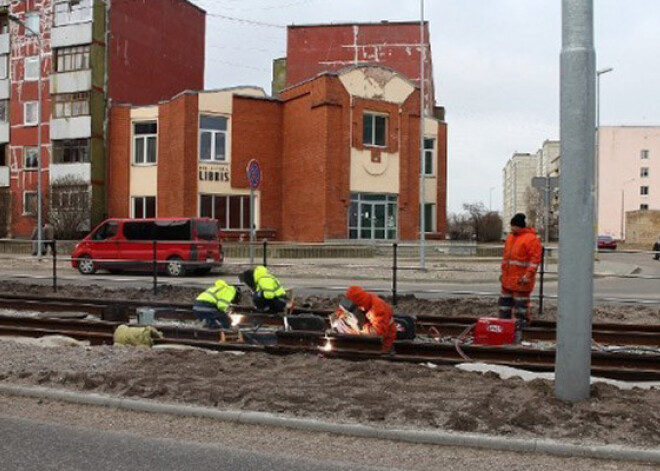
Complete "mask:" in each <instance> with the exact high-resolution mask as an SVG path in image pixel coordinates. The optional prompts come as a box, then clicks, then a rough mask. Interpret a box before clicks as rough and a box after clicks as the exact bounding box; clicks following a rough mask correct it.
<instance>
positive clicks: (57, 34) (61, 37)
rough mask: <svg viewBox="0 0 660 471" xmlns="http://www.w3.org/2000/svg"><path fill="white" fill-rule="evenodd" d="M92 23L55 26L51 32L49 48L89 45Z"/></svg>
mask: <svg viewBox="0 0 660 471" xmlns="http://www.w3.org/2000/svg"><path fill="white" fill-rule="evenodd" d="M91 42H92V23H91V22H87V23H76V24H71V25H65V26H57V27H55V28H53V29H52V30H51V47H52V48H56V47H68V46H80V45H82V44H91Z"/></svg>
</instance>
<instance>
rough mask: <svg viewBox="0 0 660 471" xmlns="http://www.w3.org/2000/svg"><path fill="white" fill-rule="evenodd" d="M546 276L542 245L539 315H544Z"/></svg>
mask: <svg viewBox="0 0 660 471" xmlns="http://www.w3.org/2000/svg"><path fill="white" fill-rule="evenodd" d="M544 277H545V246H543V247H541V272H540V274H539V317H543V279H544Z"/></svg>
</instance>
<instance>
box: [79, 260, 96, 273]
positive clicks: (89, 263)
mask: <svg viewBox="0 0 660 471" xmlns="http://www.w3.org/2000/svg"><path fill="white" fill-rule="evenodd" d="M78 271H79V272H80V273H82V274H83V275H93V274H94V273H96V265H95V264H94V260H92V257H90V256H89V255H83V256H82V257H80V258H79V259H78Z"/></svg>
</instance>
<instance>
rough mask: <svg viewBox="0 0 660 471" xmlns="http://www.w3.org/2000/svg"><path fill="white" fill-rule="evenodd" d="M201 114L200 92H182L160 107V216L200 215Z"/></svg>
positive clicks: (157, 201)
mask: <svg viewBox="0 0 660 471" xmlns="http://www.w3.org/2000/svg"><path fill="white" fill-rule="evenodd" d="M198 116H199V98H198V95H197V94H183V95H180V96H179V97H177V98H175V99H174V100H172V101H170V102H168V103H165V104H162V105H161V106H160V108H159V115H158V197H157V198H156V205H157V210H156V212H157V214H158V216H159V217H180V216H189V217H193V216H197V179H198V176H197V171H198V158H197V155H198V150H197V148H198V138H197V136H198V127H199V124H198V121H199V120H198Z"/></svg>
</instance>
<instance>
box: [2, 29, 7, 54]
mask: <svg viewBox="0 0 660 471" xmlns="http://www.w3.org/2000/svg"><path fill="white" fill-rule="evenodd" d="M0 54H9V33H5V34H0Z"/></svg>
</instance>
